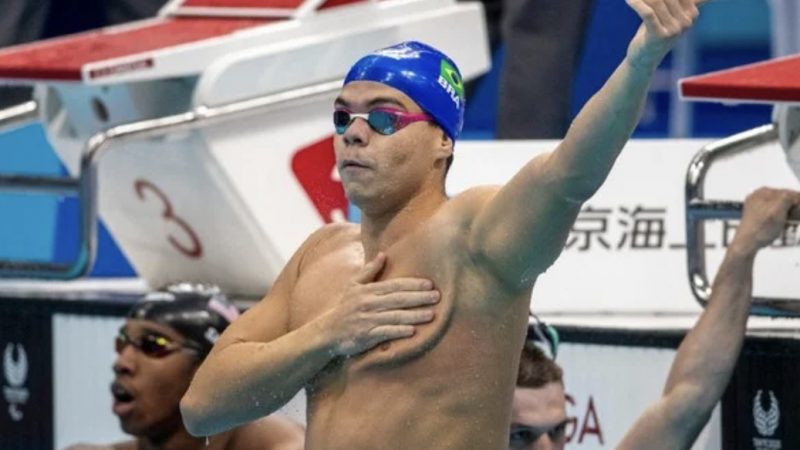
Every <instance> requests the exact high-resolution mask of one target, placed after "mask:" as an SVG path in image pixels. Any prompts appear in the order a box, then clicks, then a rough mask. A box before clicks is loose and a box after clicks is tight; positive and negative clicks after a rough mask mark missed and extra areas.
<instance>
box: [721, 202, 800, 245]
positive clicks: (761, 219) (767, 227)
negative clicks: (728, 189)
mask: <svg viewBox="0 0 800 450" xmlns="http://www.w3.org/2000/svg"><path fill="white" fill-rule="evenodd" d="M798 206H800V192H797V191H790V190H785V189H769V188H760V189H758V190H756V191H755V192H753V193H752V194H750V195H749V196H748V197H747V199H746V200H745V203H744V211H743V213H742V220H741V222H740V223H739V227H738V229H737V231H736V237H735V238H734V242H736V243H739V244H742V245H745V246H746V248H748V249H749V250H752V251H756V250H758V249H760V248H763V247H766V246H767V245H769V244H771V243H772V242H773V241H775V239H777V238H778V237H779V236H780V235H781V233H782V232H783V230H784V228H785V227H786V222H787V220H788V217H789V212H790V210H791V209H792V208H796V207H798Z"/></svg>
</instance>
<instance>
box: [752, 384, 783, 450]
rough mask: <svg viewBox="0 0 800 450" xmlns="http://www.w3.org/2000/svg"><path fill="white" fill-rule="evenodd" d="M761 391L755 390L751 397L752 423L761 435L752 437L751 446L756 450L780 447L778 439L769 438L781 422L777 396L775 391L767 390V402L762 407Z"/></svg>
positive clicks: (772, 449) (771, 449) (769, 449)
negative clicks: (765, 405)
mask: <svg viewBox="0 0 800 450" xmlns="http://www.w3.org/2000/svg"><path fill="white" fill-rule="evenodd" d="M762 394H763V391H762V390H761V389H759V390H758V392H756V395H755V396H754V397H753V424H754V425H755V427H756V430H757V431H758V434H760V435H761V436H763V437H754V438H753V447H754V448H755V449H756V450H774V449H780V448H781V447H782V445H781V441H780V439H770V438H771V437H772V436H773V435H774V434H775V431H776V430H777V429H778V426H779V425H780V422H781V409H780V404H779V403H778V397H776V396H775V393H774V392H772V391H769V396H768V398H769V403H768V405H767V407H766V408H764V399H763V395H762Z"/></svg>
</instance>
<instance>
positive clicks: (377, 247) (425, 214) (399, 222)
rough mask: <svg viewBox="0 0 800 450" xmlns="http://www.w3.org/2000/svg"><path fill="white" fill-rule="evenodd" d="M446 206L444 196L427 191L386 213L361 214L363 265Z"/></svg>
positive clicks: (441, 193) (383, 211)
mask: <svg viewBox="0 0 800 450" xmlns="http://www.w3.org/2000/svg"><path fill="white" fill-rule="evenodd" d="M445 202H447V196H446V195H445V194H444V192H441V191H438V190H432V189H431V190H427V191H425V192H424V193H420V194H419V195H415V196H412V197H410V198H409V199H408V200H407V201H405V202H403V203H401V204H399V205H398V206H395V207H394V208H390V209H367V208H365V209H364V210H362V216H361V243H362V245H363V246H364V256H365V259H366V260H367V261H369V260H371V259H372V258H374V257H375V256H376V255H377V254H378V252H380V251H386V250H387V249H388V248H389V247H391V246H392V245H393V244H395V243H396V242H397V241H399V240H400V239H402V238H403V237H405V236H406V235H408V233H409V232H411V231H412V230H414V229H415V228H417V227H418V226H420V225H421V224H423V223H425V222H426V221H427V220H428V219H429V218H431V217H432V216H433V215H434V214H436V212H437V211H438V210H439V208H441V206H442V205H443V204H444V203H445Z"/></svg>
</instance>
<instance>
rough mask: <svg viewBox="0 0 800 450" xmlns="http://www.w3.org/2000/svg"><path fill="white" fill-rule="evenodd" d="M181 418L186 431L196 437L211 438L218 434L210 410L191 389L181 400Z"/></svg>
mask: <svg viewBox="0 0 800 450" xmlns="http://www.w3.org/2000/svg"><path fill="white" fill-rule="evenodd" d="M180 410H181V418H182V419H183V426H184V428H186V431H187V432H188V433H189V434H191V435H192V436H195V437H202V436H211V435H213V434H216V431H215V430H213V429H212V428H213V427H212V422H211V418H210V416H209V414H208V411H209V409H208V408H207V407H205V406H204V405H203V402H202V401H201V400H200V399H199V398H197V395H194V394H193V393H192V392H191V389H190V390H189V391H187V392H186V394H185V395H184V396H183V398H182V399H181V403H180Z"/></svg>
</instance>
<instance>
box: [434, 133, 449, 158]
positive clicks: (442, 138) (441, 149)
mask: <svg viewBox="0 0 800 450" xmlns="http://www.w3.org/2000/svg"><path fill="white" fill-rule="evenodd" d="M436 150H437V155H436V156H439V157H440V158H441V159H447V158H449V157H450V156H451V155H452V154H453V140H452V139H450V136H448V135H447V133H445V132H444V130H443V129H441V128H439V140H438V141H437V145H436Z"/></svg>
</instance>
